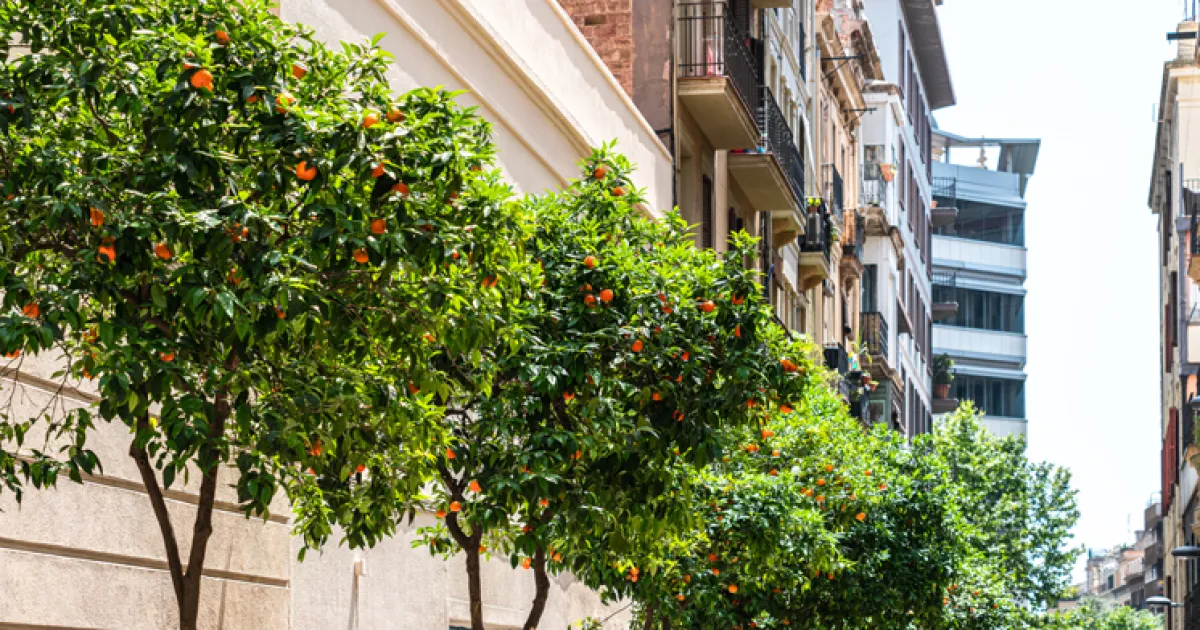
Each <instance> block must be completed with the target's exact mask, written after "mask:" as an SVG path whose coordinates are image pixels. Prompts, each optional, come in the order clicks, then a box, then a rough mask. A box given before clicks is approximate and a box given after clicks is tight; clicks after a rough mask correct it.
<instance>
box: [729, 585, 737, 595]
mask: <svg viewBox="0 0 1200 630" xmlns="http://www.w3.org/2000/svg"><path fill="white" fill-rule="evenodd" d="M729 592H730V593H737V592H738V588H737V584H730V585H729Z"/></svg>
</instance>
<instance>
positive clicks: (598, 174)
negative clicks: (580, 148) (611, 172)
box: [592, 164, 608, 179]
mask: <svg viewBox="0 0 1200 630" xmlns="http://www.w3.org/2000/svg"><path fill="white" fill-rule="evenodd" d="M592 177H595V178H596V179H604V178H605V177H608V167H607V166H605V165H603V164H601V165H600V166H597V167H596V170H594V171H592Z"/></svg>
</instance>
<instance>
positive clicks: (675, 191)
mask: <svg viewBox="0 0 1200 630" xmlns="http://www.w3.org/2000/svg"><path fill="white" fill-rule="evenodd" d="M677 5H678V2H677V0H671V17H670V19H669V20H668V22H669V24H670V25H669V26H668V27H667V37H668V38H669V41H670V42H671V56H670V58H669V59H668V61H667V69H668V70H669V71H670V73H671V79H670V87H669V88H668V89H669V90H670V92H671V98H670V99H668V100H669V101H670V102H669V103H668V105H667V107H668V108H669V110H670V116H671V208H673V209H677V208H679V119H678V118H677V117H676V115H677V112H676V107H675V101H676V100H677V99H678V98H679V90H678V87H677V85H676V83H677V82H678V81H677V79H678V73H679V68H678V67H676V64H677V63H678V59H677V56H678V53H677V50H678V48H679V41H678V39H677V36H676V33H675V30H676V26H677V25H676V22H677V21H678V19H679V9H678V6H677Z"/></svg>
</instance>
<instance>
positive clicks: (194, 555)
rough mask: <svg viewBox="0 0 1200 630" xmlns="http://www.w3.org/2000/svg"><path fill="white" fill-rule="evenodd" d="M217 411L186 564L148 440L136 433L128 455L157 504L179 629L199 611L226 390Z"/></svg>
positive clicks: (203, 454) (203, 453) (202, 461)
mask: <svg viewBox="0 0 1200 630" xmlns="http://www.w3.org/2000/svg"><path fill="white" fill-rule="evenodd" d="M214 402H215V412H214V414H213V419H212V422H211V423H210V424H209V432H208V438H209V443H208V445H206V446H205V447H203V448H202V449H201V450H200V456H199V458H198V459H197V464H198V466H199V467H200V469H201V474H202V475H203V476H202V478H201V481H200V495H199V497H198V501H197V504H196V521H195V524H194V525H193V526H192V548H191V550H190V551H189V553H188V563H187V566H186V568H185V567H184V565H183V563H182V559H181V557H180V555H179V543H178V541H177V540H176V538H175V529H174V527H173V526H172V525H171V513H170V511H169V510H168V509H167V503H166V499H165V498H164V497H163V492H162V488H161V487H160V486H159V483H158V475H157V473H156V472H155V470H154V467H153V465H152V464H151V463H150V457H149V454H148V453H147V452H146V446H145V444H139V443H138V439H137V437H134V441H133V443H132V444H130V446H129V455H130V456H131V457H132V458H133V460H134V462H136V463H137V467H138V472H139V473H140V474H141V477H142V485H144V486H145V487H146V494H147V495H148V496H149V497H150V505H151V506H153V508H154V517H155V519H156V520H157V521H158V528H159V532H160V533H161V534H162V537H163V544H164V545H165V546H166V551H167V568H168V571H169V573H170V574H171V585H172V586H173V587H174V590H175V603H176V606H177V608H178V611H179V630H196V627H197V623H198V621H199V614H200V586H201V581H202V579H203V574H204V559H205V556H206V555H207V553H208V539H209V538H210V537H211V536H212V513H213V502H214V500H215V498H216V494H217V475H218V474H219V472H220V468H221V447H220V446H219V443H220V440H221V439H222V438H223V437H224V434H225V422H226V420H228V419H229V413H230V407H229V400H228V398H227V396H226V395H225V394H224V393H221V394H219V395H218V396H217V398H216V400H215V401H214ZM149 426H150V418H149V416H143V417H142V418H140V419H138V432H139V433H140V432H142V431H144V430H146V429H148V428H149Z"/></svg>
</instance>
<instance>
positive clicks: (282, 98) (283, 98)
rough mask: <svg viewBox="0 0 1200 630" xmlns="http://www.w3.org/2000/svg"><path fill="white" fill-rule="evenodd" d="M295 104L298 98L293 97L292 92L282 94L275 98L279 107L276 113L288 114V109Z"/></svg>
mask: <svg viewBox="0 0 1200 630" xmlns="http://www.w3.org/2000/svg"><path fill="white" fill-rule="evenodd" d="M294 102H296V97H294V96H292V94H291V92H282V93H280V94H279V96H276V97H275V104H276V105H277V107H276V108H275V111H277V112H279V113H280V114H282V113H284V112H286V111H287V107H288V106H289V105H291V104H292V103H294Z"/></svg>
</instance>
